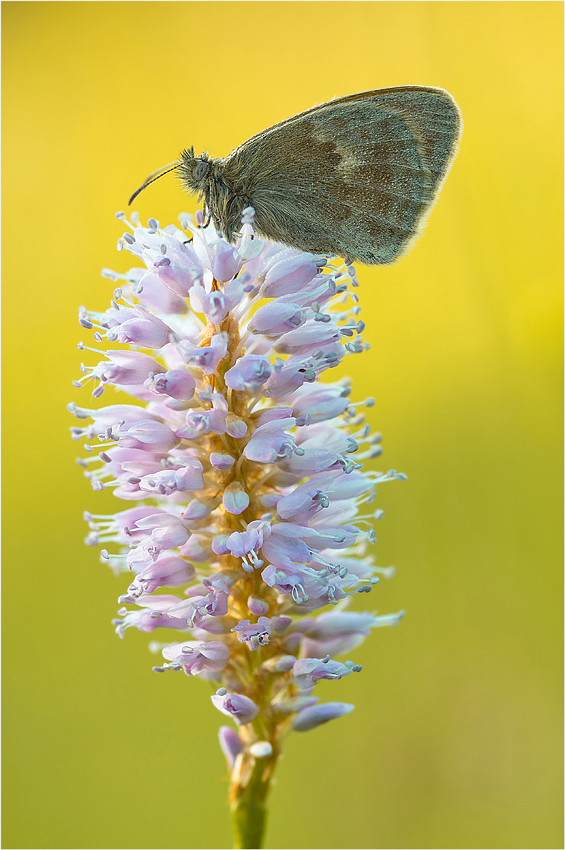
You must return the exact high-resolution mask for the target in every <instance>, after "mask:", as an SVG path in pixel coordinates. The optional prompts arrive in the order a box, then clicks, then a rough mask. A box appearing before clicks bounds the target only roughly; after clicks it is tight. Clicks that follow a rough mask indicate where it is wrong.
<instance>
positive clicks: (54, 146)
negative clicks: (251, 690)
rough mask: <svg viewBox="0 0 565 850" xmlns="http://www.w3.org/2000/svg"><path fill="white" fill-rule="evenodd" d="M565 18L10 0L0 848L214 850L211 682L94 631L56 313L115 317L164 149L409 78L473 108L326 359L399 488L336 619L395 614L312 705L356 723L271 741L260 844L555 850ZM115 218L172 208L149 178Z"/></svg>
mask: <svg viewBox="0 0 565 850" xmlns="http://www.w3.org/2000/svg"><path fill="white" fill-rule="evenodd" d="M562 12H563V9H562V4H561V3H554V2H532V3H530V2H516V3H515V2H503V3H498V2H493V3H480V2H478V3H474V2H473V3H467V2H454V3H451V2H447V3H443V2H431V3H429V2H417V3H412V2H394V3H388V2H382V3H381V2H375V3H370V2H369V3H355V2H352V3H349V2H346V3H342V2H335V3H325V2H314V3H308V2H306V3H269V2H266V3H262V2H257V3H255V2H252V3H239V2H233V3H222V2H219V3H214V2H212V3H191V2H175V3H168V2H163V3H157V2H147V3H137V2H131V3H130V2H125V3H121V2H118V3H101V2H88V3H75V2H70V3H50V2H47V3H33V2H32V3H20V2H7V3H4V4H3V42H4V44H3V83H4V95H3V129H4V145H3V164H4V169H3V188H4V206H3V224H4V233H3V249H4V276H3V281H4V286H3V294H4V311H3V316H4V387H3V390H4V427H3V432H4V490H3V495H4V569H3V575H4V629H5V637H4V740H3V746H4V771H5V772H4V785H3V787H4V796H5V799H4V809H3V817H4V843H3V846H4V847H9V848H97V847H102V848H137V847H139V848H199V847H200V848H211V847H227V846H230V830H229V821H228V814H227V810H225V808H224V801H225V795H226V789H227V786H226V782H225V765H224V761H223V757H222V755H221V753H220V750H219V747H218V744H217V740H216V732H217V728H218V726H219V725H220V723H221V720H222V719H221V717H220V715H219V714H218V713H217V712H216V711H215V710H214V709H213V707H212V706H211V704H210V700H209V689H208V687H207V686H206V685H205V683H202V682H200V681H194V680H188V679H187V678H186V677H184V676H181V675H180V674H179V675H177V676H175V675H172V674H171V675H168V676H155V675H154V674H153V673H152V672H151V664H152V663H155V661H154V657H152V656H151V655H150V654H149V653H148V651H147V645H148V643H149V639H150V638H149V636H147V635H143V634H140V633H137V632H135V633H133V631H134V630H130V631H129V632H128V634H127V635H126V638H125V640H124V641H120V640H119V639H118V638H117V637H116V636H115V635H114V634H113V630H112V626H111V625H110V620H111V618H112V617H113V616H115V611H116V609H117V607H118V606H117V602H116V598H117V596H118V594H119V593H122V592H123V591H124V589H125V581H127V579H123V578H122V579H116V578H115V577H114V576H113V575H112V574H111V572H110V571H109V570H108V569H107V567H104V566H102V565H100V564H99V563H98V558H97V554H96V551H95V550H92V549H87V548H85V547H84V546H83V543H82V540H83V537H84V535H85V533H86V527H85V525H84V523H83V521H82V511H83V509H85V508H88V509H90V510H92V511H94V512H103V511H104V510H105V509H107V510H117V509H121V508H123V507H126V506H127V505H125V504H124V503H118V502H117V500H113V499H112V498H111V497H110V496H109V495H106V494H96V493H93V492H92V491H91V489H90V486H89V485H88V482H87V481H86V480H85V479H83V478H82V477H81V474H80V470H79V469H78V468H77V467H75V466H74V457H75V455H76V454H77V453H78V450H77V446H76V444H74V443H72V442H71V440H70V439H69V436H68V428H69V426H70V425H71V424H74V420H73V419H72V418H71V417H70V415H69V414H68V413H67V412H66V410H65V405H66V403H67V402H68V401H71V400H73V399H74V400H76V401H77V402H78V403H79V404H85V405H88V404H89V402H90V393H89V391H88V390H84V391H82V392H77V391H75V390H74V389H73V387H72V386H71V380H72V379H73V378H75V377H78V364H79V362H80V360H81V359H82V357H81V355H80V354H79V353H78V352H77V351H76V341H77V340H78V339H79V338H81V337H85V340H86V338H88V337H89V334H88V332H85V331H83V330H81V329H80V328H79V327H78V324H77V322H76V309H77V307H78V306H79V305H80V304H86V305H87V306H88V307H90V308H94V309H105V308H106V307H107V306H108V303H109V298H110V293H111V290H112V284H111V283H110V282H109V281H107V280H104V279H103V278H101V277H100V275H99V270H100V269H101V268H102V267H104V266H107V267H110V268H116V269H118V270H121V271H123V270H125V269H127V268H128V267H129V265H130V264H129V262H128V258H127V257H125V256H124V255H118V254H116V253H115V242H116V239H117V238H118V237H119V236H120V234H121V232H122V227H121V226H120V223H119V222H117V221H116V220H115V219H114V218H113V214H114V212H116V211H117V210H119V209H122V208H124V206H125V204H126V202H127V198H128V197H129V195H130V193H131V191H132V190H133V189H135V188H136V187H137V186H138V185H139V184H140V183H141V181H142V180H143V178H144V177H145V175H146V174H147V173H148V172H149V171H152V170H153V169H154V168H157V167H159V166H161V165H164V164H165V163H167V162H170V161H171V160H173V159H175V158H176V157H177V155H178V153H179V151H180V149H181V148H183V147H185V146H187V145H190V144H193V145H194V146H195V148H196V150H197V151H201V150H205V149H208V150H209V151H210V153H212V154H213V155H217V156H223V155H225V154H227V153H229V152H230V150H231V149H232V148H233V147H235V146H236V145H238V144H240V143H241V142H243V141H244V140H245V139H246V138H248V137H249V136H251V135H253V134H254V133H257V132H259V131H261V130H263V129H264V128H265V127H268V126H269V125H271V124H273V123H275V122H277V121H279V120H281V119H283V118H286V117H288V116H290V115H293V114H295V113H296V112H299V111H301V110H304V109H307V108H309V107H310V106H312V105H313V104H315V103H321V102H323V101H325V100H328V99H330V98H332V97H334V96H338V95H346V94H349V93H351V92H356V91H363V90H367V89H373V88H382V87H387V86H396V85H403V84H422V85H436V86H441V87H443V88H446V89H448V90H449V91H450V92H452V94H453V95H454V96H455V98H456V100H457V101H458V103H459V105H460V107H461V110H462V113H463V117H464V121H465V131H464V135H463V141H462V145H461V151H460V154H459V157H458V159H457V160H456V162H455V165H454V167H453V170H452V172H451V174H450V176H449V178H448V180H447V183H446V185H445V187H444V190H443V192H442V196H441V198H440V201H439V204H438V205H437V207H436V209H435V210H434V212H433V213H432V215H431V218H430V222H429V226H428V228H427V231H426V233H425V235H424V238H423V239H421V240H420V242H419V243H418V244H417V246H416V247H415V249H414V250H413V251H412V253H411V254H410V255H409V256H408V257H407V258H405V259H404V260H403V261H402V262H400V263H399V264H397V265H394V266H391V267H388V268H381V269H374V268H373V269H371V268H360V269H359V276H360V279H361V281H362V287H361V299H362V304H363V306H364V319H365V321H366V322H367V326H368V330H367V334H366V335H367V338H368V339H370V340H371V343H372V350H371V352H370V354H367V355H365V356H362V357H358V358H353V357H352V358H349V359H348V361H347V368H346V370H345V371H346V372H347V373H349V374H351V375H352V377H353V379H354V389H355V396H356V397H357V398H358V399H361V398H363V397H365V396H366V395H367V394H371V395H374V396H375V397H376V399H377V403H376V406H375V407H374V408H373V409H372V410H371V411H370V419H371V423H372V424H373V426H374V427H376V428H378V429H380V430H382V431H383V432H384V435H385V441H384V446H385V455H384V459H383V461H382V463H380V462H379V464H378V467H379V468H391V467H393V468H396V469H400V470H402V471H404V472H405V473H407V475H408V479H409V480H408V482H407V483H406V484H401V483H398V482H397V483H392V484H387V485H384V486H383V487H382V489H381V491H380V496H379V499H378V505H379V507H382V508H384V509H386V517H385V519H384V520H383V521H382V522H381V523H380V524H379V526H378V529H377V530H378V537H379V542H378V548H377V551H378V554H379V561H380V563H381V564H383V565H388V564H391V563H394V564H395V565H396V566H397V570H398V572H397V576H396V577H395V578H394V580H392V581H390V582H386V583H385V582H383V583H381V585H380V586H379V587H378V588H377V589H375V591H374V592H373V594H372V595H371V597H360V598H359V600H358V602H356V606H357V607H363V605H364V606H365V607H366V608H368V609H369V610H373V609H374V608H378V610H379V611H380V612H383V613H384V612H387V611H396V610H398V609H399V608H401V607H403V608H405V609H406V610H407V612H408V613H407V617H406V619H405V620H404V621H403V622H402V624H401V625H400V626H399V627H398V628H397V629H388V630H384V629H383V630H380V631H377V632H376V633H375V634H374V635H373V636H372V637H371V638H370V639H369V640H367V642H366V643H365V644H364V645H363V647H361V648H360V649H359V650H357V651H356V652H355V653H354V659H355V661H356V662H360V663H362V664H363V665H364V670H363V673H362V674H361V675H359V676H351V677H349V678H348V679H346V680H344V681H342V682H340V683H331V682H327V683H323V684H322V685H321V686H320V694H321V696H322V697H323V698H324V699H326V700H327V699H329V700H332V699H338V700H345V701H351V702H354V703H355V704H356V706H357V708H356V711H355V712H354V714H352V715H351V716H350V717H347V718H344V719H342V720H339V721H336V722H335V724H333V725H332V724H330V725H328V726H325V727H322V728H320V729H318V730H315V731H314V732H310V733H308V734H305V735H299V734H295V735H294V736H293V737H291V738H290V739H289V741H288V744H287V748H286V755H285V758H284V759H283V761H282V763H281V765H280V768H279V770H278V776H277V784H276V787H275V788H274V790H273V794H272V803H271V811H270V822H269V832H268V838H267V841H268V844H267V846H269V847H281V848H300V847H311V848H324V847H333V848H348V847H357V848H377V847H382V848H436V847H446V848H453V847H456V848H460V847H461V848H473V847H481V848H491V847H496V848H508V847H513V848H518V847H520V848H521V847H524V848H525V847H535V848H553V847H559V846H562V845H561V841H562V838H561V816H560V809H561V802H562V789H561V779H560V776H561V753H562V747H561V719H560V715H561V712H560V709H561V692H562V691H561V672H560V671H561V667H560V655H561V637H560V635H561V579H560V575H561V565H560V534H559V525H560V517H561V473H560V469H561V462H560V454H561V440H560V431H561V425H560V411H561V357H560V342H561V319H560V316H561V310H560V304H561V278H562V268H561V254H562V198H561V187H562V166H561V150H562V114H563V113H562V23H563V22H562ZM289 155H290V156H292V151H289ZM136 207H137V209H139V210H140V213H141V216H142V218H143V219H146V218H147V217H149V216H150V215H153V216H155V217H156V218H158V219H159V220H160V221H161V222H162V223H170V222H174V221H176V217H177V214H178V213H179V212H180V211H182V210H186V209H188V210H194V208H195V207H194V203H193V200H192V199H189V198H188V197H185V196H183V195H181V192H180V189H179V186H178V184H177V182H176V181H175V180H174V178H173V177H172V176H170V177H166V178H164V179H163V180H161V181H159V182H158V183H156V184H155V185H154V186H152V187H151V188H150V189H148V190H147V191H146V192H145V193H144V194H143V195H142V196H141V197H140V198H139V199H138V202H136ZM86 362H94V361H93V360H92V361H91V359H89V358H88V357H87V358H86ZM342 371H344V370H342ZM334 374H335V373H334ZM332 378H333V374H332Z"/></svg>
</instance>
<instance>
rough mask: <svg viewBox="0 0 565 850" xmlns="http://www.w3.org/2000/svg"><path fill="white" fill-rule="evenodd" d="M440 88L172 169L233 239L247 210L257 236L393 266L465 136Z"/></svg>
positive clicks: (280, 131) (351, 101) (323, 117)
mask: <svg viewBox="0 0 565 850" xmlns="http://www.w3.org/2000/svg"><path fill="white" fill-rule="evenodd" d="M462 127H463V124H462V121H461V113H460V111H459V108H458V106H457V104H456V103H455V101H454V100H453V98H452V97H451V95H450V94H448V92H446V91H444V90H443V89H437V88H428V87H424V86H400V87H398V88H390V89H377V90H376V91H369V92H362V93H360V94H352V95H349V96H348V97H342V98H339V99H337V100H331V101H329V102H328V103H323V104H322V105H321V106H314V107H313V108H312V109H309V110H307V111H306V112H301V113H300V114H299V115H295V116H293V117H292V118H288V119H287V120H286V121H281V122H280V123H279V124H275V125H274V126H273V127H269V129H267V130H263V132H262V133H259V134H258V135H256V136H253V137H252V138H251V139H249V140H248V141H247V142H244V144H243V145H241V146H240V147H239V148H237V150H235V151H233V153H231V154H230V155H229V156H227V157H226V158H225V159H213V158H212V157H210V156H208V154H206V153H203V154H201V155H200V156H195V155H194V149H193V148H189V149H187V150H184V151H183V152H182V153H181V158H180V160H179V161H178V162H176V163H171V166H172V167H171V166H166V170H163V169H160V171H159V172H155V173H154V174H152V175H150V177H149V178H148V179H147V181H146V182H145V183H144V184H143V186H142V187H141V188H140V189H138V191H137V192H136V193H135V194H134V195H133V196H132V198H131V200H130V203H131V201H133V199H134V198H135V197H136V196H137V194H138V193H139V192H140V191H141V190H142V189H144V188H145V186H148V185H149V183H151V182H153V180H157V179H158V177H162V176H163V174H166V173H168V171H174V170H176V171H178V172H179V176H180V179H181V181H182V183H183V184H184V186H185V188H186V189H188V191H189V192H195V193H197V194H198V196H199V198H200V199H201V201H203V203H204V207H205V211H206V212H207V214H208V215H209V217H211V218H212V220H213V222H214V225H215V226H216V228H217V229H218V230H219V231H221V233H222V234H223V235H224V236H225V238H226V239H227V240H228V241H230V242H233V241H235V239H236V238H237V236H238V233H239V229H240V226H241V213H242V211H243V210H244V209H245V208H246V207H250V206H251V207H253V208H254V210H255V230H256V231H257V233H258V234H259V235H260V236H263V237H267V238H268V239H272V240H274V241H276V242H282V243H283V244H285V245H290V246H293V247H296V248H300V249H302V250H303V251H311V252H312V253H316V254H336V255H338V256H340V257H344V258H345V259H346V260H347V261H348V262H351V261H354V260H359V261H360V262H362V263H368V264H385V263H392V262H394V260H396V259H398V257H400V256H401V255H402V254H404V253H405V251H406V250H407V249H408V248H409V247H410V245H411V243H412V242H413V241H414V239H415V237H416V236H417V235H418V233H419V232H420V230H421V228H422V226H423V224H424V223H425V220H426V218H427V215H428V213H429V212H430V210H431V208H432V206H433V205H434V203H435V201H436V199H437V196H438V193H439V190H440V189H441V186H442V184H443V182H444V180H445V178H446V177H447V174H448V172H449V169H450V167H451V164H452V162H453V159H454V157H455V154H456V152H457V143H458V141H459V139H460V136H461V131H462Z"/></svg>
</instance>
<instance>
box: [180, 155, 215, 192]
mask: <svg viewBox="0 0 565 850" xmlns="http://www.w3.org/2000/svg"><path fill="white" fill-rule="evenodd" d="M211 166H212V163H211V161H210V158H209V157H208V155H207V154H205V153H203V154H200V156H194V148H187V149H186V150H184V151H183V152H182V153H181V155H180V165H179V169H178V171H179V177H180V179H181V181H182V183H183V184H184V186H185V188H186V189H188V191H189V192H196V193H198V194H199V195H201V194H205V193H206V188H207V187H208V184H209V183H210V178H211V176H212V175H211V170H212V169H211Z"/></svg>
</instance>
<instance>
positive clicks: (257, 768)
mask: <svg viewBox="0 0 565 850" xmlns="http://www.w3.org/2000/svg"><path fill="white" fill-rule="evenodd" d="M238 762H239V763H238V764H236V768H235V770H234V774H233V777H232V783H231V788H230V803H231V812H232V825H233V840H234V845H233V846H234V848H235V850H261V848H262V847H263V840H264V837H265V827H266V823H267V806H266V799H267V795H268V793H269V789H270V785H271V778H272V775H273V771H274V769H275V765H276V756H275V755H274V754H273V755H271V756H270V757H269V758H261V759H255V758H253V757H249V756H247V755H245V756H240V758H239V759H238Z"/></svg>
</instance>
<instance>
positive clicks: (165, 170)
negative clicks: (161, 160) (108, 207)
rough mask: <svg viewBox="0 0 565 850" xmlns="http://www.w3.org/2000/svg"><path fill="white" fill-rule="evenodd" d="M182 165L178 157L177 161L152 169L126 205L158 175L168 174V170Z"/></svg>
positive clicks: (157, 177) (156, 178)
mask: <svg viewBox="0 0 565 850" xmlns="http://www.w3.org/2000/svg"><path fill="white" fill-rule="evenodd" d="M179 165H182V161H181V160H180V159H179V160H177V162H170V163H169V164H168V165H164V166H163V168H158V169H157V171H153V172H152V174H150V175H149V177H146V178H145V182H144V184H143V186H140V187H139V189H138V190H137V192H134V193H133V195H132V196H131V198H130V199H129V201H128V207H129V206H130V205H131V203H132V201H134V200H135V199H136V198H137V196H138V195H139V193H140V192H142V191H143V190H144V189H146V188H147V186H149V185H150V184H151V183H154V182H155V180H158V179H159V177H164V175H165V174H168V173H169V172H170V171H174V170H175V169H176V168H178V167H179Z"/></svg>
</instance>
